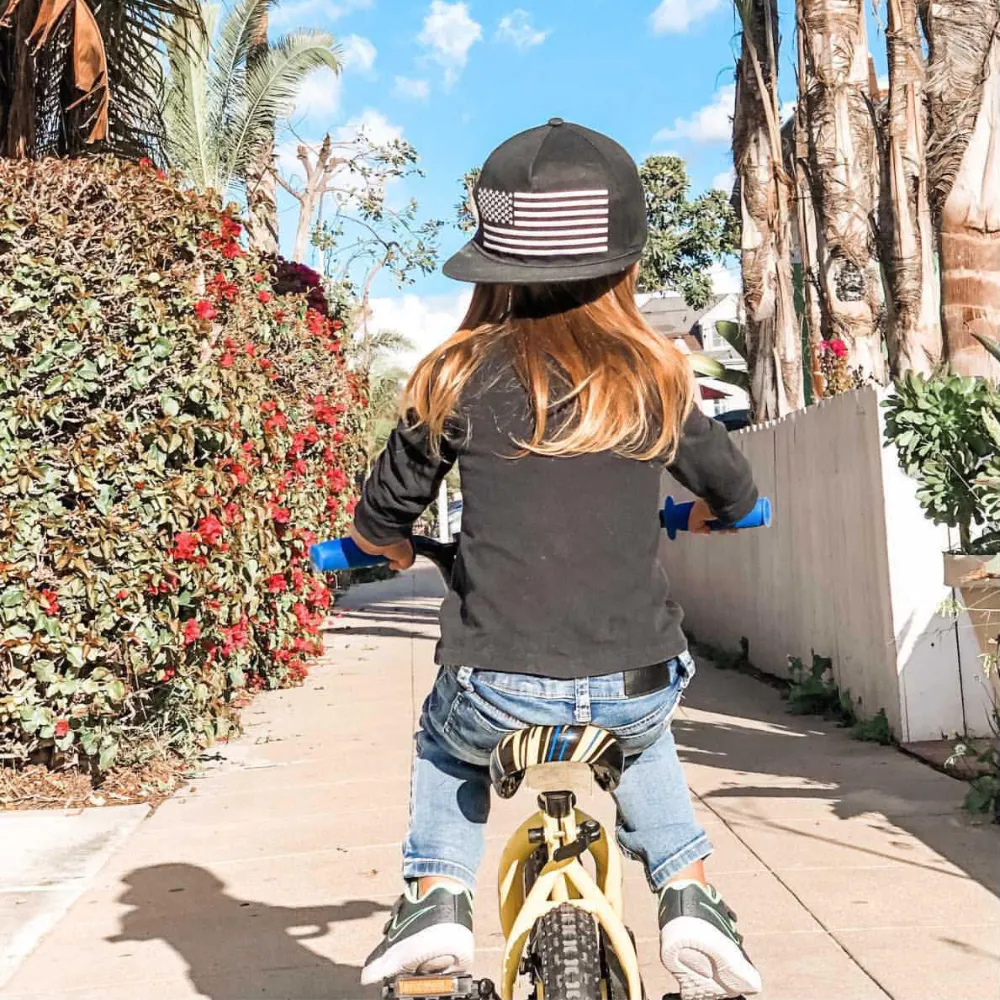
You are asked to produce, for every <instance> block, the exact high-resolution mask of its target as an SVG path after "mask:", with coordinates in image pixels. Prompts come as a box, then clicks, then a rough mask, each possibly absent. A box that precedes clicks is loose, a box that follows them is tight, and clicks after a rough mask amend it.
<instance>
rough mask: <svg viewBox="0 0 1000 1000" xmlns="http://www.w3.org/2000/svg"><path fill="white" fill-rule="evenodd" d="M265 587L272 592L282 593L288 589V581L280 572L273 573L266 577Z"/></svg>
mask: <svg viewBox="0 0 1000 1000" xmlns="http://www.w3.org/2000/svg"><path fill="white" fill-rule="evenodd" d="M267 589H268V590H269V591H270V592H271V593H272V594H283V593H284V592H285V591H286V590H287V589H288V583H287V581H286V580H285V578H284V577H283V576H282V575H281V574H280V573H275V574H274V575H273V576H272V577H270V578H269V579H268V581H267Z"/></svg>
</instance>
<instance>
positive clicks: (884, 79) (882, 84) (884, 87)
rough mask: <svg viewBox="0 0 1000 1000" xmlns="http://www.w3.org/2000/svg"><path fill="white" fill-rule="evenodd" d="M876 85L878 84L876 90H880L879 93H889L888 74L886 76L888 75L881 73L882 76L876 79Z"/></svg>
mask: <svg viewBox="0 0 1000 1000" xmlns="http://www.w3.org/2000/svg"><path fill="white" fill-rule="evenodd" d="M876 83H878V89H879V90H880V91H881V92H882V93H883V94H886V93H888V91H889V74H888V73H883V74H882V75H881V76H880V77H879V78H878V80H877V81H876Z"/></svg>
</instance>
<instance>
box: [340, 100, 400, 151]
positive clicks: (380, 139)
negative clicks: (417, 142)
mask: <svg viewBox="0 0 1000 1000" xmlns="http://www.w3.org/2000/svg"><path fill="white" fill-rule="evenodd" d="M359 132H364V134H365V135H367V136H368V138H369V139H371V141H372V142H374V143H377V144H381V143H384V142H391V141H392V140H393V139H402V138H403V127H402V126H401V125H393V124H392V122H390V121H389V119H388V118H386V116H385V115H384V114H382V112H381V111H379V110H377V109H376V108H365V110H364V111H362V112H361V114H360V115H355V116H354V117H353V118H349V119H348V120H347V121H346V122H344V124H343V125H339V126H338V127H337V131H336V133H335V134H334V139H338V140H340V141H344V140H346V139H353V138H354V136H356V135H357V134H358V133H359Z"/></svg>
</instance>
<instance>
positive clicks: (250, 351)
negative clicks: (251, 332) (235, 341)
mask: <svg viewBox="0 0 1000 1000" xmlns="http://www.w3.org/2000/svg"><path fill="white" fill-rule="evenodd" d="M243 351H244V353H245V354H246V356H247V357H248V358H254V357H256V356H257V345H256V344H247V346H246V347H244V348H243Z"/></svg>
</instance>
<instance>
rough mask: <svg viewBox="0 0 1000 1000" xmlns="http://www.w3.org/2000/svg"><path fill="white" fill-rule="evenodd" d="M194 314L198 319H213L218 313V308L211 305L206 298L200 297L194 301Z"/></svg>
mask: <svg viewBox="0 0 1000 1000" xmlns="http://www.w3.org/2000/svg"><path fill="white" fill-rule="evenodd" d="M194 314H195V316H197V317H198V319H203V320H210V319H215V317H216V316H218V315H219V313H218V310H216V308H215V306H213V305H212V303H211V302H209V301H208V299H200V300H199V301H198V302H196V303H195V306H194Z"/></svg>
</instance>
